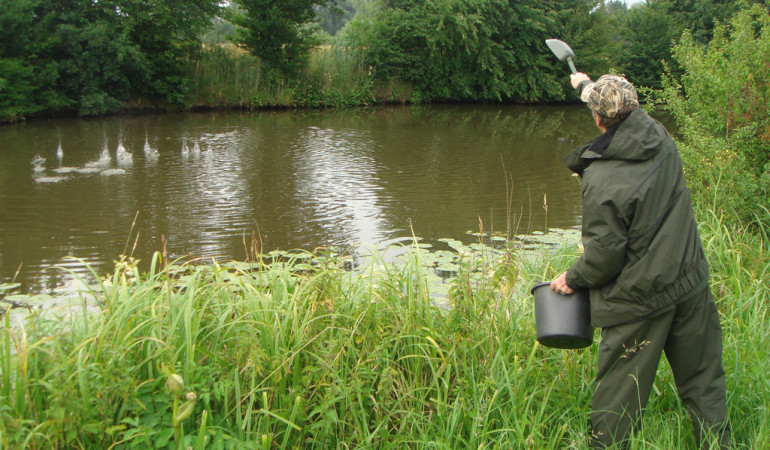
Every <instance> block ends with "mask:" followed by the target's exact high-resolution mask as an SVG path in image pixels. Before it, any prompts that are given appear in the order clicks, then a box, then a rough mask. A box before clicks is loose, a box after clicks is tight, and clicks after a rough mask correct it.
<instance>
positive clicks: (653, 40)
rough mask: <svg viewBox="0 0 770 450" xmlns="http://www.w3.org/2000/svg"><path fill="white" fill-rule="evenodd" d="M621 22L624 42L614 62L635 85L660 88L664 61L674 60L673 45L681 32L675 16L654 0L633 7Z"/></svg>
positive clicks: (619, 29)
mask: <svg viewBox="0 0 770 450" xmlns="http://www.w3.org/2000/svg"><path fill="white" fill-rule="evenodd" d="M620 25H621V26H619V27H618V35H619V36H620V37H621V38H622V43H623V44H622V49H621V51H619V52H618V53H617V56H616V57H615V64H617V66H618V67H619V70H620V71H621V72H623V73H624V74H625V75H626V77H627V78H628V80H629V81H631V82H632V83H634V84H635V85H637V86H644V87H648V88H653V89H660V87H661V84H660V83H661V81H660V80H661V75H662V74H663V71H664V66H663V64H664V62H665V61H670V60H671V45H672V43H673V42H674V41H675V40H676V39H677V38H678V37H679V34H680V33H681V29H680V28H679V27H678V26H675V19H674V16H672V15H671V14H670V13H669V12H668V11H667V10H666V9H665V8H664V7H663V6H662V5H661V4H660V3H657V2H654V3H650V4H648V5H644V6H640V7H636V8H632V9H630V10H629V11H628V12H627V13H626V14H625V16H624V17H623V18H622V19H621V22H620Z"/></svg>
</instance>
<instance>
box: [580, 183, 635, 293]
mask: <svg viewBox="0 0 770 450" xmlns="http://www.w3.org/2000/svg"><path fill="white" fill-rule="evenodd" d="M627 230H628V225H627V221H626V220H625V219H624V217H623V215H622V212H621V210H620V208H619V207H618V205H617V204H616V202H615V201H613V200H612V199H611V198H608V196H606V195H601V194H600V193H597V192H591V191H590V189H589V190H587V191H586V192H585V193H584V195H583V245H584V249H583V254H582V255H581V256H580V258H579V259H578V260H577V261H576V262H575V263H574V264H573V265H572V267H570V268H569V270H568V271H567V284H568V285H569V286H571V287H573V288H574V287H586V288H601V287H604V286H605V285H607V283H609V282H610V281H612V280H613V279H615V278H616V277H617V276H618V274H620V272H621V270H622V269H623V263H624V261H625V255H626V244H627V242H628V232H627Z"/></svg>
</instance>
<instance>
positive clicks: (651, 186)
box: [564, 110, 709, 327]
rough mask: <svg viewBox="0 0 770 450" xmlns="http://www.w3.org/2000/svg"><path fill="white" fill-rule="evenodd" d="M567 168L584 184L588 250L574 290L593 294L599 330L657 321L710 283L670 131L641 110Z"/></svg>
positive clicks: (576, 270)
mask: <svg viewBox="0 0 770 450" xmlns="http://www.w3.org/2000/svg"><path fill="white" fill-rule="evenodd" d="M564 162H565V163H566V164H567V167H569V168H570V169H571V170H572V171H573V172H575V173H577V174H579V175H580V176H581V177H582V180H583V181H582V193H583V230H582V234H583V247H584V251H583V254H582V256H581V257H580V259H578V260H577V262H575V264H573V265H572V267H571V268H570V269H569V270H568V271H567V284H569V285H570V286H571V287H573V288H578V287H585V288H590V289H591V323H592V325H594V326H596V327H608V326H613V325H618V324H622V323H627V322H632V321H635V320H639V319H644V318H648V317H653V316H654V315H656V314H658V313H662V312H664V311H667V310H669V309H671V308H673V307H674V306H675V305H676V304H677V303H679V302H682V301H685V300H687V299H688V298H690V295H691V294H693V295H694V294H696V293H698V292H699V291H701V290H702V289H703V288H704V287H705V286H706V285H707V283H708V276H709V270H708V262H707V261H706V257H705V255H704V253H703V247H702V244H701V240H700V236H699V235H698V229H697V225H696V222H695V218H694V216H693V211H692V204H691V201H690V194H689V191H688V189H687V186H686V184H685V180H684V173H683V171H682V161H681V159H680V157H679V153H678V151H677V149H676V146H675V145H674V142H673V140H672V139H671V137H670V136H669V134H668V132H667V131H666V129H665V128H664V127H663V125H661V124H660V123H659V122H658V121H656V120H654V119H652V118H651V117H650V116H648V115H647V114H646V113H645V112H644V111H642V110H637V111H634V112H633V113H631V115H630V116H629V117H628V118H627V119H626V120H625V121H623V122H621V123H620V124H618V125H616V126H614V127H613V128H611V129H609V130H607V132H606V133H604V134H603V135H601V136H599V137H597V138H595V139H594V140H592V141H590V142H588V143H587V144H585V145H583V146H581V147H578V148H576V149H575V150H573V151H572V152H571V153H569V154H568V155H567V156H565V157H564Z"/></svg>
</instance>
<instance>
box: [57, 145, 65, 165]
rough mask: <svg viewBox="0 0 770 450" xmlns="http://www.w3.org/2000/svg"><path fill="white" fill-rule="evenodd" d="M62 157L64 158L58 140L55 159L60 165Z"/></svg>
mask: <svg viewBox="0 0 770 450" xmlns="http://www.w3.org/2000/svg"><path fill="white" fill-rule="evenodd" d="M62 158H64V150H63V149H62V148H61V142H59V146H58V147H57V148H56V159H58V160H59V166H61V162H62Z"/></svg>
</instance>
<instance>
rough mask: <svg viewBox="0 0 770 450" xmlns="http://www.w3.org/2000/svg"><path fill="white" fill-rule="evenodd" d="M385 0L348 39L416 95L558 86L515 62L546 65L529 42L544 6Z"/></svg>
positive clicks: (497, 93) (528, 94) (541, 92)
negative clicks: (409, 84)
mask: <svg viewBox="0 0 770 450" xmlns="http://www.w3.org/2000/svg"><path fill="white" fill-rule="evenodd" d="M386 4H387V7H386V8H382V9H380V10H379V11H377V12H376V13H375V14H374V15H373V16H368V17H360V16H359V17H357V18H356V19H354V20H353V22H352V23H351V24H349V28H350V29H349V30H346V31H347V39H349V40H350V41H351V42H353V43H354V45H356V46H357V47H359V48H362V49H366V50H367V56H366V58H367V61H368V62H369V65H371V66H372V67H374V68H375V69H376V71H377V74H378V76H379V77H380V78H382V79H394V78H396V79H403V80H407V81H410V82H413V83H414V85H415V89H416V91H417V92H416V93H415V97H416V98H417V99H420V98H424V99H426V100H427V99H442V100H450V99H451V100H461V99H479V100H500V99H502V98H519V99H521V100H533V99H535V98H541V99H542V98H547V97H548V96H549V95H552V94H553V92H554V91H556V90H557V85H556V83H555V81H554V79H553V78H549V79H546V80H539V79H537V77H536V76H532V75H534V74H535V73H536V71H523V70H518V69H519V68H520V67H525V66H526V65H527V64H530V63H532V64H534V66H535V67H538V66H541V67H542V66H544V65H546V62H545V60H544V59H543V58H542V57H541V56H538V55H536V54H533V52H532V50H531V49H532V47H533V43H534V42H535V41H537V40H539V39H540V37H542V36H543V34H542V30H543V29H545V28H546V27H547V20H546V17H545V15H544V14H542V12H539V11H535V10H532V9H531V8H529V7H525V6H521V7H520V9H522V10H526V11H516V12H520V13H521V14H522V15H517V14H515V11H514V9H513V8H512V7H511V6H510V5H509V3H508V2H507V1H505V0H467V1H466V0H464V1H448V0H427V1H391V2H386ZM525 14H529V16H526V15H525ZM513 34H516V36H517V40H516V42H514V41H512V40H511V39H510V37H511V35H513ZM538 45H539V43H538ZM514 46H519V47H521V48H523V49H527V50H526V51H522V52H517V49H516V48H514ZM543 56H545V55H543Z"/></svg>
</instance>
